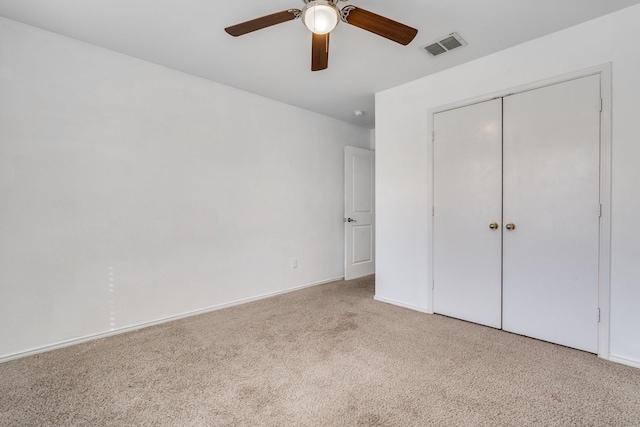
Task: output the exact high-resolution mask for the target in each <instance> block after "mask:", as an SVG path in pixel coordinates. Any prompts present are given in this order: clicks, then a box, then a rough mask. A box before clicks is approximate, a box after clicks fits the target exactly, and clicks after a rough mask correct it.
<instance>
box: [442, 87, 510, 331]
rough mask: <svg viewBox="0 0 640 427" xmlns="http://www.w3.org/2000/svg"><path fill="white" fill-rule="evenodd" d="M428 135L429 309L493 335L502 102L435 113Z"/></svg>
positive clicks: (498, 290)
mask: <svg viewBox="0 0 640 427" xmlns="http://www.w3.org/2000/svg"><path fill="white" fill-rule="evenodd" d="M434 132H435V133H434V222H433V224H434V258H433V261H434V269H433V274H434V300H433V301H434V310H435V312H436V313H440V314H444V315H447V316H452V317H456V318H459V319H463V320H468V321H471V322H475V323H480V324H483V325H487V326H492V327H495V328H500V326H501V315H500V310H501V308H500V305H501V283H500V279H501V267H500V264H501V238H502V237H501V227H500V225H501V223H502V221H501V204H502V200H501V199H502V100H501V99H496V100H491V101H487V102H482V103H479V104H474V105H470V106H466V107H462V108H457V109H454V110H449V111H445V112H442V113H437V114H435V115H434ZM491 224H495V225H493V226H492V227H493V228H490V226H491Z"/></svg>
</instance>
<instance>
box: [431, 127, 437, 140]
mask: <svg viewBox="0 0 640 427" xmlns="http://www.w3.org/2000/svg"><path fill="white" fill-rule="evenodd" d="M435 140H436V131H435V130H434V131H432V132H431V142H434V141H435Z"/></svg>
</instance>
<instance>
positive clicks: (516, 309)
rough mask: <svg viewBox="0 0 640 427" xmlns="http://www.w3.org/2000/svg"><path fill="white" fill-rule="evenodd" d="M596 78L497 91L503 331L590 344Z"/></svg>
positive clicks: (593, 328)
mask: <svg viewBox="0 0 640 427" xmlns="http://www.w3.org/2000/svg"><path fill="white" fill-rule="evenodd" d="M599 147H600V79H599V76H589V77H584V78H580V79H576V80H572V81H569V82H565V83H562V84H556V85H553V86H548V87H544V88H541V89H536V90H532V91H529V92H524V93H520V94H517V95H512V96H508V97H505V98H504V205H503V206H504V212H503V215H504V216H503V218H504V223H505V224H504V226H508V224H514V225H515V229H513V230H511V231H509V230H507V229H505V228H504V227H503V234H504V258H503V329H505V330H507V331H511V332H515V333H518V334H522V335H527V336H530V337H533V338H538V339H542V340H545V341H550V342H554V343H557V344H562V345H566V346H569V347H574V348H578V349H582V350H586V351H590V352H594V353H595V352H596V351H597V331H598V328H597V326H598V325H597V313H598V312H597V308H598V239H599V206H600V205H599V151H600V149H599Z"/></svg>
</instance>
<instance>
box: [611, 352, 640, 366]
mask: <svg viewBox="0 0 640 427" xmlns="http://www.w3.org/2000/svg"><path fill="white" fill-rule="evenodd" d="M607 359H609V360H610V361H612V362H616V363H622V364H623V365H629V366H633V367H634V368H640V360H634V359H628V358H626V357H620V356H613V355H611V354H610V355H609V357H608V358H607Z"/></svg>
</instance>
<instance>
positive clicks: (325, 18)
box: [302, 0, 340, 34]
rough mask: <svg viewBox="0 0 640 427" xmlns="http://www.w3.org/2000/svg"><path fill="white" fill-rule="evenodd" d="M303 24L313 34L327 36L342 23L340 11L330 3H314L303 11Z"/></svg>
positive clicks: (310, 3)
mask: <svg viewBox="0 0 640 427" xmlns="http://www.w3.org/2000/svg"><path fill="white" fill-rule="evenodd" d="M302 22H304V25H306V26H307V28H308V29H309V31H311V32H312V33H316V34H327V33H329V32H331V30H333V29H334V28H335V27H336V25H338V22H340V11H339V10H338V8H337V7H336V6H335V5H334V4H333V3H332V2H330V1H321V0H316V1H312V2H309V3H307V5H306V6H305V7H304V9H303V10H302Z"/></svg>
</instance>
